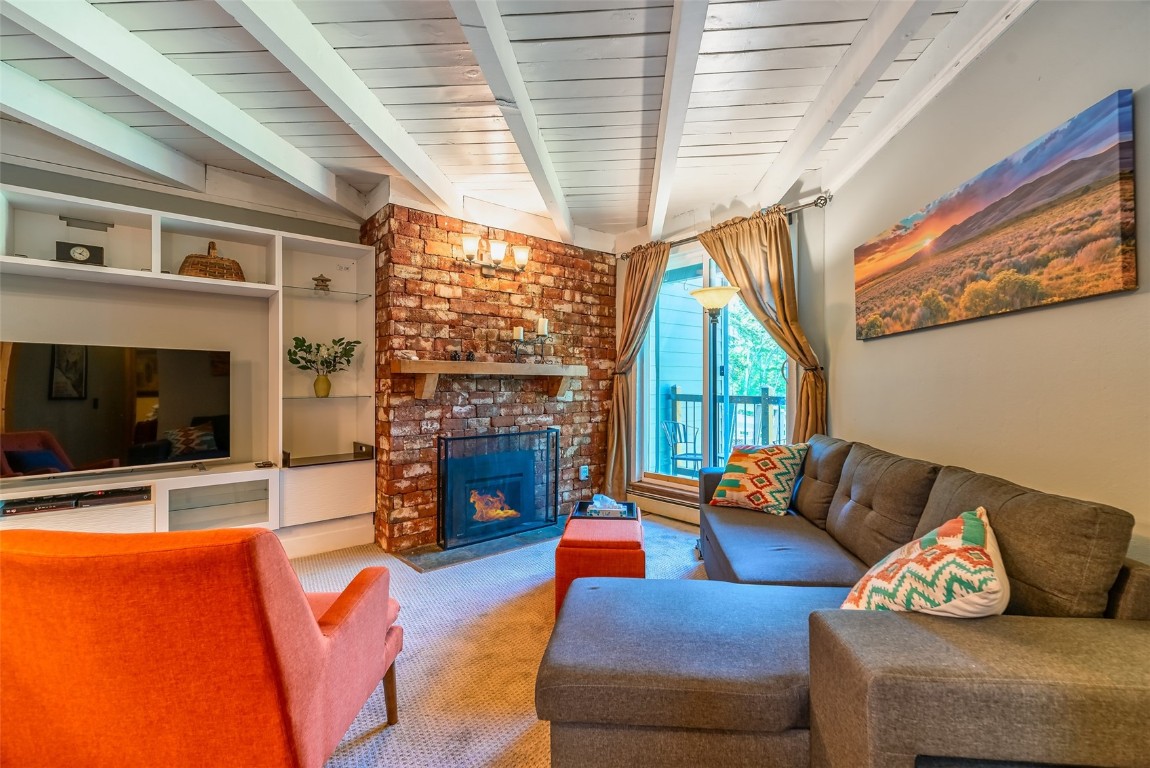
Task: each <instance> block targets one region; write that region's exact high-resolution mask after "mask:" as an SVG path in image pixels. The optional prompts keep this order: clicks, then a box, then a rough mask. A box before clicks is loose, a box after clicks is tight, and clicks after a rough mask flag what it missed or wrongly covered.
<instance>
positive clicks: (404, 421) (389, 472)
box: [362, 204, 615, 551]
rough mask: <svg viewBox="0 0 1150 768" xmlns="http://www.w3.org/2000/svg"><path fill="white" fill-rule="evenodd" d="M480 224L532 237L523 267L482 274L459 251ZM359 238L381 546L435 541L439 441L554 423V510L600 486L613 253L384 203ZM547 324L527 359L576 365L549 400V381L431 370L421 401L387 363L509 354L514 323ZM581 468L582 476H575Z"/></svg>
mask: <svg viewBox="0 0 1150 768" xmlns="http://www.w3.org/2000/svg"><path fill="white" fill-rule="evenodd" d="M464 233H469V234H477V235H480V236H481V237H483V238H486V239H489V240H490V239H499V240H504V241H506V242H508V243H509V244H511V245H527V246H529V247H530V248H531V256H530V261H529V262H528V265H527V268H526V269H525V270H524V271H523V272H521V273H515V272H513V271H509V270H498V274H497V275H496V276H495V277H484V276H483V275H482V274H481V273H480V270H479V268H478V267H475V266H470V265H469V264H468V263H467V262H466V261H464V260H463V259H462V256H463V247H462V242H463V241H462V236H463V234H464ZM362 236H363V242H365V243H369V244H372V245H374V246H375V249H376V349H377V350H378V359H377V360H376V376H377V382H378V391H377V403H376V405H377V418H376V441H377V449H378V462H377V467H378V472H379V478H378V482H377V483H376V496H377V504H376V520H375V530H376V539H377V541H379V542H380V544H381V545H382V546H383V547H384V548H385V549H387V550H389V551H398V550H405V549H410V548H412V547H416V546H421V545H424V544H434V543H436V541H437V538H438V534H439V531H438V524H437V510H438V507H437V476H436V475H437V470H436V464H437V447H436V446H437V442H436V441H437V438H439V437H441V436H446V437H466V436H475V435H486V434H506V433H512V432H518V431H529V430H540V429H544V428H547V427H558V428H559V481H558V499H559V507H560V509H559V511H560V512H561V513H565V512H566V510H567V508H568V507H569V506H570V505H571V503H573V502H574V501H577V500H579V499H584V498H590V497H591V494H592V493H593V492H595V491H598V490H600V489H601V488H602V485H603V478H604V473H605V467H606V451H607V415H608V411H609V409H610V405H611V372H612V368H613V366H614V359H615V257H614V255H613V254H609V253H602V252H599V251H590V250H586V249H583V248H577V247H575V246H570V245H565V244H563V243H557V242H553V241H549V240H542V239H539V238H535V237H530V236H528V235H524V234H521V233H517V232H511V231H507V230H501V229H492V228H489V227H484V226H481V225H478V224H472V223H469V222H464V221H460V220H459V219H454V218H450V217H447V216H438V215H435V214H431V213H427V212H424V211H418V210H415V209H412V208H407V207H404V206H400V205H394V204H393V205H388V206H386V207H385V208H383V209H382V210H380V211H379V212H378V213H376V214H375V215H374V216H373V217H371V218H370V219H368V221H366V222H365V223H364V225H363V229H362ZM540 317H545V318H547V320H548V321H549V323H550V337H551V338H550V343H548V344H545V345H539V346H537V347H535V348H533V349H531V348H529V349H525V350H524V356H523V358H522V359H523V360H524V361H528V362H545V363H555V364H564V365H586V366H587V367H588V370H589V373H588V375H587V377H586V378H580V379H575V380H574V381H573V382H572V383H571V387H570V390H569V391H568V392H566V393H565V394H563V395H560V396H558V397H551V396H549V395H548V394H547V392H548V379H545V378H539V377H530V376H527V377H510V376H506V377H505V376H463V375H443V376H440V378H439V382H438V386H437V387H436V390H435V392H434V393H432V394H431V396H430V397H428V398H427V399H420V398H418V397H416V388H415V378H414V377H413V376H410V375H406V374H398V373H393V372H392V360H393V359H395V358H397V357H402V358H410V357H412V356H415V357H418V358H419V359H420V360H449V359H450V358H451V355H452V353H453V352H458V353H459V354H460V356H461V357H464V358H466V357H467V355H468V353H472V354H473V355H474V356H475V359H476V360H479V361H489V362H513V361H515V353H514V349H513V347H512V343H511V340H512V337H513V329H514V328H516V327H521V328H523V329H524V335H525V337H526V338H527V339H528V340H530V339H531V338H532V337H533V336H534V330H535V325H536V321H537V320H538V319H539V318H540ZM581 465H587V466H588V467H589V469H590V479H589V480H586V481H580V480H579V479H578V470H579V467H580V466H581Z"/></svg>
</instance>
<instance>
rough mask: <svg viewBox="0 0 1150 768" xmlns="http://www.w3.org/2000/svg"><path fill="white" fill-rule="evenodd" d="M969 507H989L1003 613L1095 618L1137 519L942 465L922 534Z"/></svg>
mask: <svg viewBox="0 0 1150 768" xmlns="http://www.w3.org/2000/svg"><path fill="white" fill-rule="evenodd" d="M974 506H982V507H985V508H986V512H987V516H988V517H989V518H990V524H991V525H993V526H994V531H995V534H996V535H997V537H998V546H999V549H1001V550H1002V561H1003V564H1004V565H1005V566H1006V572H1007V573H1008V574H1009V575H1010V589H1011V595H1010V605H1009V607H1008V608H1007V609H1006V612H1007V613H1011V614H1021V615H1025V616H1064V617H1084V618H1096V617H1100V616H1102V615H1103V613H1104V612H1105V610H1106V603H1107V599H1108V596H1109V595H1108V593H1109V591H1110V588H1111V587H1112V586H1114V581H1115V579H1116V578H1117V577H1118V571H1119V569H1120V568H1121V567H1122V562H1123V560H1125V558H1126V549H1127V547H1128V546H1129V545H1130V534H1131V531H1132V530H1133V528H1134V517H1133V516H1132V515H1131V514H1130V513H1128V512H1124V511H1123V510H1120V509H1115V508H1114V507H1109V506H1106V505H1105V504H1095V503H1093V502H1089V501H1081V500H1079V499H1069V498H1065V497H1063V496H1054V495H1052V494H1049V493H1042V492H1040V491H1035V490H1031V489H1030V488H1024V487H1022V486H1021V485H1015V484H1014V483H1011V482H1009V481H1007V480H1003V479H1001V478H998V477H993V476H991V475H982V474H978V473H977V472H971V471H970V470H968V469H962V468H959V467H945V468H944V469H943V470H942V472H941V473H939V476H938V482H937V483H935V486H934V489H933V490H932V492H931V494H930V499H929V501H928V502H927V504H926V509H925V511H924V512H923V515H922V520H921V521H920V522H919V529H920V530H928V529H929V528H930V527H933V526H934V525H937V524H938V523H937V522H936V521H939V520H946V519H949V518H950V517H953V516H954V515H956V514H958V513H959V512H961V511H962V510H963V509H971V508H973V507H974Z"/></svg>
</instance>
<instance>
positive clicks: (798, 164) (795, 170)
mask: <svg viewBox="0 0 1150 768" xmlns="http://www.w3.org/2000/svg"><path fill="white" fill-rule="evenodd" d="M937 7H939V2H938V0H886V2H882V3H879V4H878V6H877V7H876V8H875V10H874V12H873V13H872V14H871V16H870V18H869V19H867V21H866V23H865V24H864V25H863V27H862V28H861V29H860V30H859V32H858V35H857V36H856V37H855V39H854V42H853V43H851V46H850V48H848V49H847V52H846V53H845V54H843V57H842V60H840V61H839V64H838V66H837V67H835V70H834V72H832V73H831V76H830V77H829V78H828V79H827V82H826V84H825V85H824V86H823V87H822V88H821V89H820V91H819V94H818V96H817V97H816V98H815V100H814V101H813V102H812V103H811V105H810V107H808V108H807V111H806V113H805V114H804V115H803V118H802V120H801V121H800V122H799V125H798V127H797V128H796V129H795V132H794V133H793V134H792V135H791V138H790V139H789V140H788V141H787V143H786V144H785V145H784V146H783V149H782V151H781V152H779V154H778V156H777V157H776V158H775V160H774V162H773V163H771V165H770V167H769V168H768V169H767V172H766V173H765V174H764V175H763V178H762V179H761V180H760V181H759V183H758V185H757V186H756V187H755V191H754V197H755V199H757V201H758V202H759V203H760V204H761V205H762V206H764V207H767V206H771V205H774V204H775V203H777V202H779V200H780V199H781V198H782V196H783V195H784V194H786V192H787V190H789V189H790V188H791V186H792V185H793V184H794V183H795V182H796V181H797V180H798V178H799V176H801V175H802V173H803V172H804V171H805V170H806V169H807V168H808V167H810V166H811V164H812V163H813V162H814V160H815V156H816V155H817V154H818V153H819V151H820V150H822V148H823V147H824V146H826V143H827V141H828V140H829V139H830V137H831V136H833V135H834V133H835V131H837V130H838V129H839V127H841V126H842V124H843V123H844V122H845V121H846V119H847V118H848V117H850V114H851V112H853V111H854V109H855V107H857V106H858V104H859V102H861V101H862V99H863V97H865V96H866V95H867V92H869V91H870V89H871V88H873V87H874V84H875V83H877V82H878V79H879V77H881V76H882V73H883V72H885V71H886V69H887V67H889V66H890V65H891V62H893V61H894V60H895V57H896V56H897V55H898V54H899V52H900V51H901V50H902V49H903V48H904V47H906V44H907V43H909V42H910V40H911V38H912V37H913V35H914V33H915V32H917V31H918V29H919V28H920V27H921V26H922V25H923V23H924V22H926V20H927V19H929V18H930V15H931V13H932V12H933V11H934V10H935V9H936V8H937Z"/></svg>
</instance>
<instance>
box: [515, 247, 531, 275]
mask: <svg viewBox="0 0 1150 768" xmlns="http://www.w3.org/2000/svg"><path fill="white" fill-rule="evenodd" d="M511 254H512V255H513V256H514V257H515V268H516V269H517V270H519V271H520V272H522V271H523V270H524V269H526V268H527V260H528V259H530V258H531V249H530V248H529V247H528V246H526V245H513V246H511Z"/></svg>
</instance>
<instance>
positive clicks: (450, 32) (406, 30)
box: [221, 0, 465, 48]
mask: <svg viewBox="0 0 1150 768" xmlns="http://www.w3.org/2000/svg"><path fill="white" fill-rule="evenodd" d="M255 1H256V2H259V0H255ZM221 5H223V6H224V7H225V8H227V4H226V3H221ZM264 5H269V6H272V8H270V9H269V10H272V11H273V12H278V11H279V10H281V9H282V8H283V7H285V6H287V5H288V4H287V3H278V2H275V3H267V2H265V3H264ZM294 5H295V4H294V3H292V6H293V8H294ZM296 10H298V9H296ZM300 15H301V16H302V15H303V12H302V11H301V12H300ZM304 18H307V17H306V16H304ZM308 23H309V25H310V24H311V22H310V21H309V22H308ZM313 29H315V30H316V31H317V32H319V34H320V35H322V36H323V37H324V39H325V40H327V42H328V44H329V45H330V46H331V47H332V48H345V47H346V48H381V47H387V46H393V45H403V46H408V45H452V44H459V43H463V42H465V40H464V37H463V32H462V30H460V28H459V24H457V23H456V21H455V19H412V20H406V19H405V20H399V21H356V22H323V23H320V24H316V25H314V27H313Z"/></svg>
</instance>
